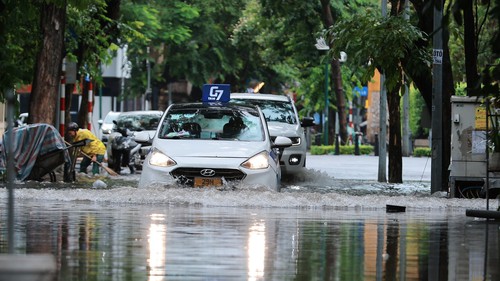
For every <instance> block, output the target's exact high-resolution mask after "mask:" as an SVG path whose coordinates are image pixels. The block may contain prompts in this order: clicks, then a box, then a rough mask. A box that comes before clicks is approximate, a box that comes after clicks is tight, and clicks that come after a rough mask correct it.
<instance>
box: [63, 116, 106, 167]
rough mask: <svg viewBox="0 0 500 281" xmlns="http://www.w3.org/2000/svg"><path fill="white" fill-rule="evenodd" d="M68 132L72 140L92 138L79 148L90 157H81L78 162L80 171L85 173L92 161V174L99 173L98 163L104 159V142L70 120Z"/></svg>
mask: <svg viewBox="0 0 500 281" xmlns="http://www.w3.org/2000/svg"><path fill="white" fill-rule="evenodd" d="M68 134H69V136H70V137H71V138H73V142H77V141H81V140H85V139H89V140H92V141H91V142H89V143H88V144H87V145H85V146H82V147H81V148H80V149H81V150H82V152H83V153H85V154H87V155H88V156H89V157H91V158H92V159H89V158H88V157H83V159H82V162H81V163H80V173H87V168H88V166H89V165H90V163H91V162H93V165H92V174H94V175H96V174H99V168H100V166H99V163H102V161H103V160H104V154H105V153H106V146H105V145H104V143H103V142H102V141H101V140H99V139H98V138H97V137H96V136H95V135H94V134H93V133H92V132H91V131H89V130H87V129H80V127H79V126H78V124H76V123H75V122H71V123H69V124H68ZM97 162H98V163H97Z"/></svg>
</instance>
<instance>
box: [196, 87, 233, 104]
mask: <svg viewBox="0 0 500 281" xmlns="http://www.w3.org/2000/svg"><path fill="white" fill-rule="evenodd" d="M230 97H231V86H230V85H229V84H205V85H203V93H202V95H201V101H202V102H229V100H230Z"/></svg>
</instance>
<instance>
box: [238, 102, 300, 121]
mask: <svg viewBox="0 0 500 281" xmlns="http://www.w3.org/2000/svg"><path fill="white" fill-rule="evenodd" d="M231 102H232V103H237V104H252V105H256V106H258V107H260V109H261V110H262V112H263V113H264V116H265V117H266V120H267V121H268V122H281V123H288V124H297V122H298V120H297V119H296V118H295V111H294V110H293V105H292V103H290V102H285V101H276V100H258V99H247V100H244V99H232V100H231Z"/></svg>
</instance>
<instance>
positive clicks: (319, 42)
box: [314, 37, 347, 155]
mask: <svg viewBox="0 0 500 281" xmlns="http://www.w3.org/2000/svg"><path fill="white" fill-rule="evenodd" d="M314 46H316V49H318V50H320V51H328V50H330V46H328V45H327V44H326V41H325V39H324V38H323V37H320V38H316V44H314ZM346 60H347V54H346V53H345V52H340V58H339V62H340V63H344V62H345V61H346ZM329 103H330V99H329V96H328V61H326V63H325V114H324V119H323V120H324V124H323V134H324V137H325V138H324V144H325V145H328V117H329V116H328V115H329V110H328V109H329V107H330V106H329ZM336 114H337V117H336V118H335V121H336V122H335V155H339V154H340V153H339V122H338V120H339V116H338V112H337V113H336Z"/></svg>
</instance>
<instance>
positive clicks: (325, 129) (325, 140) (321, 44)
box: [314, 37, 330, 145]
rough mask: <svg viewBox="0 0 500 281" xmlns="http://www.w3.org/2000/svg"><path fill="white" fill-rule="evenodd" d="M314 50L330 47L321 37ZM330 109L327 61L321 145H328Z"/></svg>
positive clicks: (317, 40) (326, 49) (326, 66)
mask: <svg viewBox="0 0 500 281" xmlns="http://www.w3.org/2000/svg"><path fill="white" fill-rule="evenodd" d="M314 46H316V49H318V50H320V51H328V50H330V47H329V46H328V45H327V44H326V42H325V39H324V38H323V37H320V38H316V44H315V45H314ZM329 107H330V99H329V97H328V61H326V63H325V110H324V111H325V112H324V113H323V144H324V145H328V117H329V116H328V115H329V110H328V108H329Z"/></svg>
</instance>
